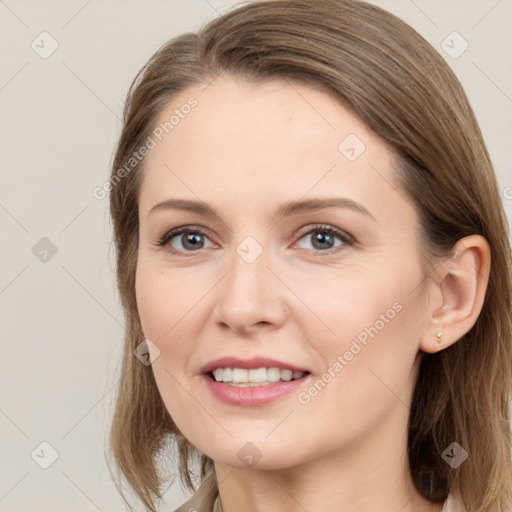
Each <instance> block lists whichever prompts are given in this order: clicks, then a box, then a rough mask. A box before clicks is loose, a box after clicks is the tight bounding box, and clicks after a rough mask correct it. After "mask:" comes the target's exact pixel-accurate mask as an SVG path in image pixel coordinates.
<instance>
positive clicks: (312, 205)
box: [148, 197, 376, 222]
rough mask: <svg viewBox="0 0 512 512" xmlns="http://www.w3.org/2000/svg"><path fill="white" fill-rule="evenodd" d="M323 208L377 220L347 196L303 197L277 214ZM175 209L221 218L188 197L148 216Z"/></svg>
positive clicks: (159, 206) (171, 201) (164, 204)
mask: <svg viewBox="0 0 512 512" xmlns="http://www.w3.org/2000/svg"><path fill="white" fill-rule="evenodd" d="M323 208H348V209H350V210H352V211H355V212H357V213H361V214H362V215H366V216H368V217H370V218H372V219H373V220H374V221H375V222H376V219H375V217H374V216H373V215H372V214H371V213H370V212H369V211H368V210H367V209H366V208H365V207H364V206H363V205H362V204H360V203H357V202H356V201H353V200H352V199H348V198H345V197H328V198H314V199H302V200H297V201H289V202H287V203H284V204H282V205H281V206H280V207H279V208H278V210H277V215H278V216H280V217H289V216H292V215H298V214H300V213H305V212H310V211H316V210H321V209H323ZM162 209H173V210H185V211H190V212H194V213H197V214H199V215H204V216H206V217H217V218H220V216H219V215H218V213H217V211H216V210H215V208H213V207H212V206H210V205H208V204H206V203H204V202H202V201H194V200H188V199H167V200H165V201H162V202H161V203H158V204H156V205H155V206H153V207H152V208H151V210H149V213H148V217H149V215H151V213H153V212H154V211H156V210H162Z"/></svg>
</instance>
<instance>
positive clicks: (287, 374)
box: [281, 370, 293, 381]
mask: <svg viewBox="0 0 512 512" xmlns="http://www.w3.org/2000/svg"><path fill="white" fill-rule="evenodd" d="M292 377H293V372H292V371H291V370H281V379H283V380H286V381H288V380H292Z"/></svg>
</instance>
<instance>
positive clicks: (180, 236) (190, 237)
mask: <svg viewBox="0 0 512 512" xmlns="http://www.w3.org/2000/svg"><path fill="white" fill-rule="evenodd" d="M201 237H206V235H205V234H204V233H203V232H202V231H201V230H200V229H197V228H194V229H193V228H189V227H187V226H183V227H181V228H177V229H173V230H172V231H169V232H167V233H166V234H165V235H164V236H163V237H162V238H160V240H159V241H158V245H160V246H162V245H167V244H168V243H169V242H171V241H172V239H173V238H177V240H178V241H180V242H181V244H182V247H184V248H185V251H183V249H180V248H176V247H175V246H174V245H173V244H172V243H171V244H170V245H171V252H194V251H197V250H199V249H203V247H204V241H203V240H201ZM188 249H191V250H188Z"/></svg>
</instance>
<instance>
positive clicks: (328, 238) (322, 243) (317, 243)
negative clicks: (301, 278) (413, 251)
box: [157, 224, 355, 256]
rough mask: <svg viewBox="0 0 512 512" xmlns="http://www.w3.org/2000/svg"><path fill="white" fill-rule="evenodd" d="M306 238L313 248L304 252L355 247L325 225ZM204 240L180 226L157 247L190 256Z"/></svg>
mask: <svg viewBox="0 0 512 512" xmlns="http://www.w3.org/2000/svg"><path fill="white" fill-rule="evenodd" d="M308 237H309V238H310V240H311V245H312V246H313V247H312V248H306V250H307V251H314V252H315V253H317V254H320V253H326V254H331V253H332V252H337V250H339V249H338V248H339V247H343V246H346V245H348V246H350V245H355V240H354V238H353V237H352V236H350V235H349V234H347V233H345V232H343V231H341V230H339V229H337V228H334V227H332V226H328V225H325V224H321V225H317V226H313V228H312V229H310V230H309V231H307V232H306V233H304V234H303V235H302V236H301V237H300V239H299V240H302V239H307V238H308ZM174 239H176V240H177V241H178V243H179V244H181V247H176V245H175V244H174V243H173V242H174ZM205 239H206V240H209V238H208V237H207V236H206V234H205V233H204V232H203V231H202V230H201V229H198V228H192V227H188V226H182V227H179V228H176V229H173V230H171V231H168V232H167V233H165V234H164V235H163V236H162V237H161V238H160V239H159V240H158V242H157V245H158V246H164V245H168V246H169V250H170V252H171V253H173V254H182V255H185V256H192V255H193V254H191V253H194V252H196V251H199V250H200V249H204V248H205ZM336 239H338V240H339V241H340V242H339V243H338V244H336ZM186 253H189V254H186Z"/></svg>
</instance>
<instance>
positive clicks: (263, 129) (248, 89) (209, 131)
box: [136, 77, 435, 468]
mask: <svg viewBox="0 0 512 512" xmlns="http://www.w3.org/2000/svg"><path fill="white" fill-rule="evenodd" d="M191 97H193V98H194V100H190V98H191ZM187 102H188V103H187ZM184 105H193V107H191V108H188V107H184ZM172 116H174V118H173V120H172V121H171V124H172V126H171V124H169V123H168V125H167V126H166V129H167V132H168V133H167V134H166V133H165V131H166V130H165V129H163V128H162V126H161V123H165V122H169V120H170V119H171V117H172ZM178 119H179V120H178ZM157 124H158V125H159V126H160V129H158V128H156V129H155V132H153V136H152V138H153V141H154V142H155V144H156V146H155V147H154V148H152V149H151V150H150V152H149V154H148V156H147V157H146V161H145V168H144V178H143V182H142V186H141V190H140V202H139V221H140V240H139V252H138V265H137V278H136V296H137V305H138V308H139V313H140V318H141V323H142V327H143V331H144V335H145V337H146V338H147V339H149V340H151V343H149V345H150V351H151V352H152V357H153V358H154V361H153V365H152V368H153V371H154V375H155V379H156V382H157V385H158V389H159V391H160V393H161V396H162V399H163V401H164V403H165V406H166V408H167V410H168V411H169V413H170V415H171V417H172V419H173V420H174V422H175V423H176V425H177V427H178V428H179V429H180V431H181V432H182V433H183V434H184V436H185V437H186V438H187V439H189V441H190V442H191V443H192V444H193V445H195V446H196V447H197V448H198V449H199V450H200V451H201V452H203V453H205V454H207V455H208V456H210V457H212V458H213V459H214V460H215V461H219V462H223V463H225V464H228V465H231V466H236V467H248V466H249V465H252V464H254V463H256V465H255V467H256V468H258V467H260V468H284V467H291V466H295V465H298V464H300V463H303V462H306V461H311V460H313V459H317V458H319V457H322V456H327V455H328V454H332V453H333V450H344V449H348V448H349V447H350V449H353V448H354V447H358V446H362V445H363V441H364V440H366V439H369V438H371V437H372V436H374V437H375V436H380V435H381V434H382V429H383V428H384V426H385V425H386V428H387V431H388V432H390V431H391V432H396V435H395V434H393V435H394V437H395V438H396V442H397V446H400V447H401V446H402V445H401V444H400V443H403V442H404V435H403V432H404V429H405V428H406V421H407V418H408V414H409V404H410V400H411V394H412V390H413V386H414V383H415V379H416V375H417V370H418V363H419V361H420V357H421V350H420V343H421V342H422V340H424V339H426V338H427V337H428V336H434V334H435V333H432V332H429V328H428V324H427V321H426V313H425V310H426V305H427V302H428V299H427V286H426V281H425V280H424V275H423V272H422V269H421V266H420V250H421V248H420V246H419V244H418V241H417V233H418V218H417V216H416V213H415V211H414V209H413V207H412V205H411V203H410V202H409V201H408V200H407V199H406V197H405V194H404V192H403V191H402V190H401V188H399V186H398V183H397V182H396V179H395V178H394V175H393V172H392V166H393V162H392V159H391V154H390V152H389V150H388V149H387V148H386V146H385V145H384V144H383V142H382V141H380V140H379V139H378V138H377V137H376V136H375V135H374V134H372V133H370V132H369V131H368V129H367V128H366V127H365V125H364V124H362V122H361V121H360V120H358V118H357V117H355V116H354V115H353V114H351V113H350V112H349V111H347V110H346V109H345V108H343V107H342V106H340V104H338V103H337V102H336V101H335V100H334V99H332V98H331V97H330V96H328V95H326V94H325V93H323V92H320V91H318V90H315V89H312V88H310V87H307V86H303V85H297V84H294V85H293V86H292V85H290V84H287V83H286V82H280V81H274V82H267V83H264V84H249V83H245V82H242V81H239V80H235V79H232V78H229V77H219V78H217V79H216V80H214V81H213V82H212V83H210V85H208V86H207V87H206V88H205V85H201V86H199V85H198V86H194V87H190V88H189V89H187V90H186V91H184V92H183V93H181V94H180V95H179V96H177V97H175V98H174V100H173V101H172V103H171V104H170V105H168V107H167V109H166V110H165V112H164V113H163V114H162V116H161V117H160V119H159V120H158V123H157ZM156 130H159V131H156ZM156 134H157V135H156ZM162 134H163V135H162ZM159 138H161V140H159ZM150 146H151V147H152V146H153V144H150ZM177 200H180V201H182V203H181V204H182V206H183V205H185V206H186V205H189V206H190V205H192V204H193V205H196V206H194V207H193V208H192V207H191V206H190V207H189V206H186V207H182V208H178V207H176V206H175V207H171V205H170V203H168V205H167V206H165V202H166V201H177ZM323 201H325V202H326V204H325V205H322V204H321V203H322V202H323ZM334 201H336V204H335V203H334ZM162 203H163V205H162ZM292 203H293V204H294V205H295V206H293V207H290V206H289V205H290V204H292ZM156 205H160V206H156ZM286 205H288V206H287V207H286V208H285V206H286ZM301 205H302V206H301ZM155 206H156V207H155ZM313 206H315V207H314V208H313ZM283 208H285V211H284V210H283V211H284V215H282V214H281V213H283V212H281V210H282V209H283ZM212 211H213V212H214V213H211V212H212ZM176 228H183V231H182V232H180V233H179V234H171V235H170V237H167V240H166V241H165V243H164V245H159V240H160V239H162V237H164V236H165V235H166V234H167V233H169V232H170V231H171V230H175V229H176ZM190 230H191V231H192V232H191V231H190ZM164 240H165V238H164ZM222 358H233V359H235V360H225V361H218V362H215V360H218V359H222ZM268 359H272V361H268ZM217 368H221V369H223V370H218V371H216V377H217V378H218V379H220V380H221V382H216V381H215V380H214V379H215V376H214V377H213V378H212V376H211V373H210V370H212V371H213V370H215V369H217ZM227 368H231V369H235V371H232V372H230V371H229V370H225V369H227ZM258 368H267V370H261V369H259V370H257V369H258ZM268 368H278V369H279V370H275V369H273V370H268ZM250 369H253V370H256V371H252V372H251V371H250ZM206 370H208V373H204V371H206ZM280 370H284V371H280ZM286 370H294V371H295V373H292V372H291V371H286ZM299 371H300V372H307V373H305V374H304V375H302V376H301V373H297V372H299ZM290 377H292V379H293V378H294V377H300V378H298V379H297V380H293V381H287V379H289V378H290ZM233 379H234V381H235V382H233V381H232V380H233ZM247 379H249V380H250V381H259V380H264V381H265V384H261V383H259V384H258V383H257V382H255V384H256V385H252V386H249V385H247V383H245V384H244V382H245V381H246V380H247ZM276 379H279V380H278V381H277V382H274V381H276ZM224 381H226V382H224ZM268 382H271V383H270V384H267V383H268ZM240 383H242V384H241V385H240ZM235 384H236V385H235ZM390 427H391V430H390ZM393 429H394V430H393ZM388 441H389V439H388ZM248 443H250V444H248Z"/></svg>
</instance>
